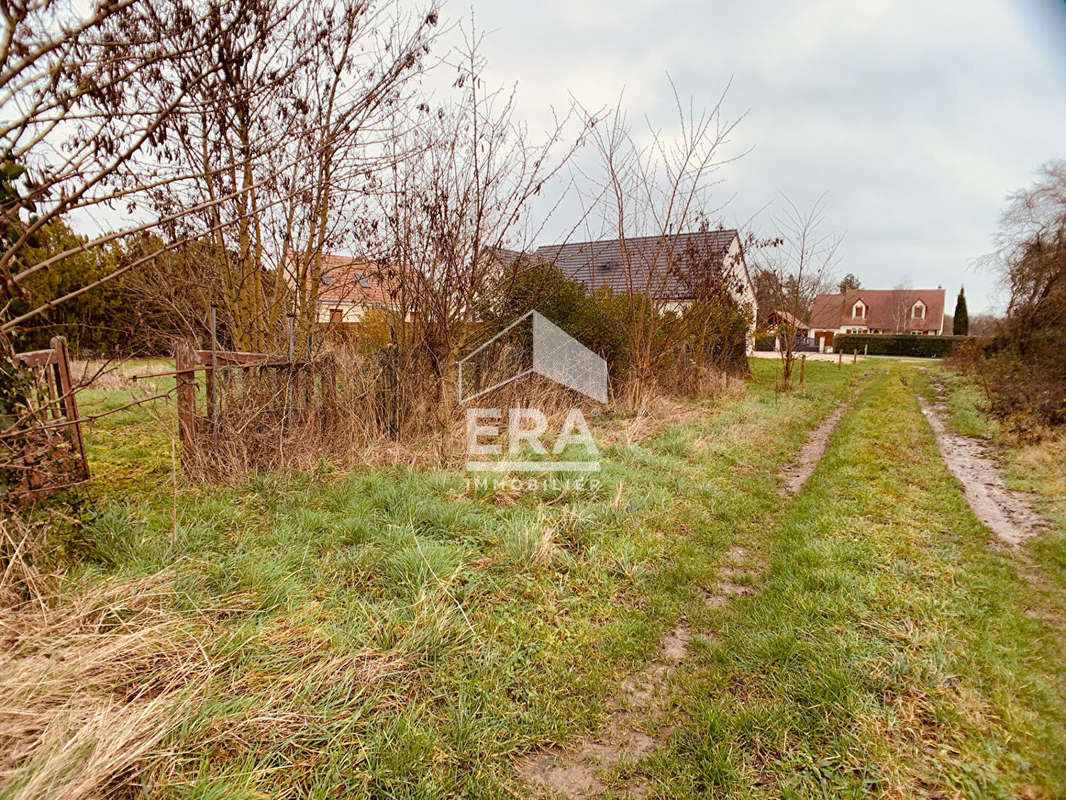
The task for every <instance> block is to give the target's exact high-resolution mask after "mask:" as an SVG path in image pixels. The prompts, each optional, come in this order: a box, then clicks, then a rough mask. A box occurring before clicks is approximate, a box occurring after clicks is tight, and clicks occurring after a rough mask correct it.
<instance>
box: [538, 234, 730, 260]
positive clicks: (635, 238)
mask: <svg viewBox="0 0 1066 800" xmlns="http://www.w3.org/2000/svg"><path fill="white" fill-rule="evenodd" d="M715 233H731V234H733V235H734V236H737V237H739V236H740V231H738V230H737V229H736V228H716V229H715V230H713V231H689V232H687V233H660V234H658V235H657V236H656V235H652V236H627V237H625V239H626V241H627V242H639V241H645V240H654V239H662V238H665V237H669V238H680V237H682V236H707V235H709V234H715ZM620 241H621V237H617V236H616V237H614V238H612V239H589V240H586V241H583V242H563V243H561V244H542V245H540V246H538V247H537V249H536V250H534V251H533V252H534V254H536V253H539V252H540V251H541V250H543V249H545V248H548V247H576V246H578V245H583V244H606V243H611V242H620Z"/></svg>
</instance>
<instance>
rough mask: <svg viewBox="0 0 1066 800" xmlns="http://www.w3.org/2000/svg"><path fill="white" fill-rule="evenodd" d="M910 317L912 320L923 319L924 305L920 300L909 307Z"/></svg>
mask: <svg viewBox="0 0 1066 800" xmlns="http://www.w3.org/2000/svg"><path fill="white" fill-rule="evenodd" d="M911 316H912V317H913V318H914V319H925V304H924V303H923V302H922V301H921V300H919V301H918V302H917V303H915V304H914V305H913V306H912V307H911Z"/></svg>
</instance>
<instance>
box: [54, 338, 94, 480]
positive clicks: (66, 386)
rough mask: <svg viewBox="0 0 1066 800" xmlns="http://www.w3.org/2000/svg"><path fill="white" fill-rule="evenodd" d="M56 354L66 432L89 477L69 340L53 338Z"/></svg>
mask: <svg viewBox="0 0 1066 800" xmlns="http://www.w3.org/2000/svg"><path fill="white" fill-rule="evenodd" d="M49 344H51V346H52V349H53V350H55V353H56V363H55V376H56V383H57V384H58V385H57V386H56V390H57V393H58V395H59V397H61V398H62V403H63V416H65V417H66V418H67V423H68V425H67V427H66V430H67V431H69V432H70V438H71V441H72V442H73V444H74V449H75V450H76V451H77V453H78V458H79V460H80V461H81V470H82V477H83V478H86V479H88V477H89V459H88V458H87V457H86V455H85V439H84V438H83V437H82V434H81V422H80V420H79V417H78V401H77V399H76V398H75V397H74V381H73V380H71V377H70V355H69V353H68V351H67V340H66V339H64V338H63V337H62V336H53V337H52V341H51V342H49Z"/></svg>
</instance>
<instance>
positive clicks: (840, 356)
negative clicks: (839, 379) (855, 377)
mask: <svg viewBox="0 0 1066 800" xmlns="http://www.w3.org/2000/svg"><path fill="white" fill-rule="evenodd" d="M843 363H844V351H843V350H837V369H840V365H841V364H843Z"/></svg>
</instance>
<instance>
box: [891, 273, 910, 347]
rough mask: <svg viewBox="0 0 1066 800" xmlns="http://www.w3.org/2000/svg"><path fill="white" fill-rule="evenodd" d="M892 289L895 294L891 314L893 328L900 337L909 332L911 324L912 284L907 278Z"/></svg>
mask: <svg viewBox="0 0 1066 800" xmlns="http://www.w3.org/2000/svg"><path fill="white" fill-rule="evenodd" d="M892 289H893V291H894V292H895V294H893V295H892V308H891V309H890V313H891V314H892V325H893V328H894V329H895V333H896V334H897V335H898V334H901V333H906V332H907V327H908V323H909V322H910V315H911V303H910V301H909V297H910V289H911V282H910V280H908V279H907V278H903V279H902V280H900V281H899V283H897V284H896V285H895V286H893V287H892Z"/></svg>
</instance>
